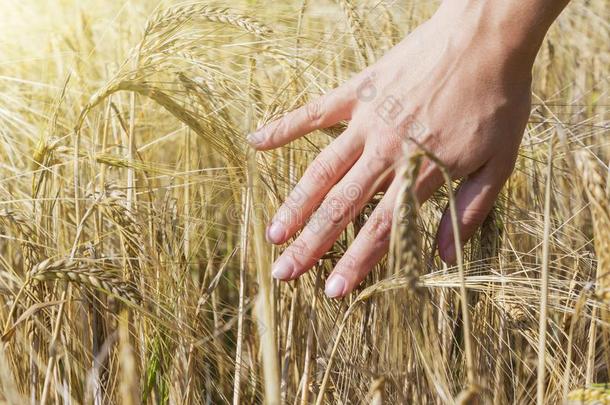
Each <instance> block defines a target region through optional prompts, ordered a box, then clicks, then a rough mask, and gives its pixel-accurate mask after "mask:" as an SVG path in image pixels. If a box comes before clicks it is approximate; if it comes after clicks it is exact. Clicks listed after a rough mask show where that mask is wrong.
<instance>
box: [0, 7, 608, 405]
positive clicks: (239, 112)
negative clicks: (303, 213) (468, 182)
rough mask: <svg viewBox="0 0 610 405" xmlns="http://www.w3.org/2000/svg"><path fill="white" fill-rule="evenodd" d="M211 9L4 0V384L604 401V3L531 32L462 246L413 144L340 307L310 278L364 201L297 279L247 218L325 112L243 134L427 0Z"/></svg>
mask: <svg viewBox="0 0 610 405" xmlns="http://www.w3.org/2000/svg"><path fill="white" fill-rule="evenodd" d="M76 3H78V4H79V5H78V6H76V5H75V4H76ZM172 5H173V6H172ZM231 7H232V9H231V10H228V9H226V8H224V7H222V6H221V5H220V4H219V3H213V2H197V3H187V4H176V3H173V2H170V1H165V2H163V4H162V5H160V6H159V7H157V4H156V2H155V1H153V0H150V1H148V0H145V1H144V0H143V1H139V2H128V3H126V4H125V6H122V2H104V3H102V2H100V1H99V0H85V1H83V2H62V1H59V0H53V1H49V2H42V1H35V0H26V1H19V2H18V1H16V0H9V1H8V3H7V4H6V5H3V13H2V15H0V30H2V34H3V35H2V38H3V39H2V41H1V42H0V55H3V58H2V63H0V90H1V92H2V95H3V97H2V98H1V99H0V174H1V176H0V304H1V306H0V325H2V326H3V330H2V331H0V333H1V334H2V339H1V342H0V403H11V404H13V403H14V404H23V403H28V402H30V403H87V404H89V403H93V404H102V403H126V404H129V403H133V404H136V403H227V402H233V403H262V402H265V401H266V402H267V403H282V404H295V403H300V404H308V403H312V402H313V401H316V402H317V403H336V402H340V403H360V402H365V403H375V404H378V403H392V402H395V403H396V402H397V403H434V404H436V403H439V404H440V403H449V404H452V403H460V404H462V403H464V404H465V403H473V402H477V401H478V402H479V403H500V404H503V403H517V404H530V403H533V402H535V401H536V397H537V392H539V395H538V396H540V395H542V396H543V397H544V402H545V403H560V402H561V401H562V400H564V399H569V401H570V402H569V403H570V404H579V403H586V402H587V401H593V400H594V398H597V399H598V400H599V401H602V397H603V396H604V395H605V397H604V398H605V399H603V401H606V402H601V403H610V401H609V400H608V393H607V387H604V386H599V385H595V384H596V383H604V382H608V381H609V380H610V256H609V254H610V253H609V252H610V204H609V202H608V201H609V200H610V198H609V196H610V187H609V184H610V176H609V170H608V162H609V159H610V142H609V141H610V138H609V136H608V133H609V131H608V106H609V105H610V102H609V98H608V90H609V88H608V78H609V77H608V70H607V67H608V65H609V64H610V55H609V52H608V45H607V44H608V43H609V42H610V29H609V27H608V21H607V19H604V18H603V16H604V15H607V13H608V4H607V1H606V0H590V1H585V0H574V1H573V2H572V4H571V5H570V6H569V7H568V9H567V10H566V12H565V13H564V15H562V17H561V18H560V20H559V21H558V23H557V24H556V25H555V26H554V27H553V29H552V30H551V32H550V34H549V36H548V38H547V39H546V41H545V43H544V45H543V48H542V50H541V53H540V55H539V58H538V60H537V64H536V67H535V72H534V76H535V85H534V106H533V111H532V115H531V119H530V124H529V125H528V128H527V132H526V134H525V137H524V140H523V145H522V149H521V151H520V156H519V160H518V162H517V169H516V170H515V173H514V174H513V176H512V177H511V179H510V180H509V182H508V184H507V185H506V187H505V189H504V190H503V193H502V196H501V198H500V199H499V201H498V203H497V206H496V208H495V210H494V212H493V214H492V215H491V216H490V217H489V218H488V220H487V221H486V223H485V225H484V226H483V228H482V230H481V231H480V234H479V235H478V236H477V237H475V238H474V239H473V241H472V242H470V243H469V245H468V246H467V247H466V249H465V250H464V253H463V256H461V255H460V261H459V262H460V264H459V265H458V266H456V267H446V266H444V265H443V264H442V263H441V262H440V261H439V259H438V257H437V256H436V255H435V250H434V234H435V229H436V225H437V223H438V219H439V217H440V213H441V212H442V210H443V209H444V208H445V206H447V204H448V203H449V205H450V206H451V204H450V203H451V201H450V200H451V198H450V196H451V193H450V192H448V191H449V190H450V188H447V187H445V188H444V190H443V191H440V192H439V193H437V194H436V195H435V196H434V198H433V200H432V201H431V202H430V203H427V204H425V205H424V206H422V207H417V205H416V204H415V201H414V199H413V197H412V194H411V191H410V187H411V179H412V178H413V176H414V175H415V173H417V170H418V159H419V157H420V156H421V153H425V151H419V152H418V153H416V154H414V155H412V156H411V157H410V158H409V159H408V162H409V165H407V166H406V167H405V170H404V173H403V175H404V176H403V177H404V180H405V181H404V187H403V193H402V194H401V202H402V204H401V205H400V206H399V211H397V213H398V214H399V215H398V218H399V220H398V221H396V222H395V225H394V229H393V236H392V253H391V255H390V256H389V258H388V259H387V260H384V262H383V263H381V264H380V265H379V266H378V268H377V269H376V271H375V272H373V273H372V274H371V275H370V276H369V277H368V279H367V280H366V282H365V283H364V284H363V286H362V287H361V288H360V289H359V290H358V291H355V292H354V293H353V294H352V295H351V296H350V297H348V298H346V299H344V300H342V301H334V300H329V299H327V298H326V297H325V296H324V294H323V280H324V279H325V277H326V276H327V275H328V273H329V271H330V270H331V269H332V267H333V265H334V264H335V263H336V262H337V260H338V258H339V257H340V256H341V254H342V252H344V251H345V249H346V247H347V246H348V244H349V242H350V241H351V240H352V239H353V237H354V233H355V232H357V230H358V224H361V223H362V221H363V220H365V219H366V215H367V212H363V213H362V214H361V216H360V218H358V219H357V220H356V221H355V222H354V225H353V226H350V227H349V229H348V230H347V231H345V232H344V234H342V235H341V237H340V239H339V240H338V241H337V243H336V244H335V246H334V247H333V249H332V251H331V252H330V253H329V254H327V255H326V256H325V258H324V260H322V261H320V263H319V264H318V265H317V266H316V268H315V269H313V270H312V271H311V272H309V273H308V274H307V275H305V276H304V277H302V278H301V279H300V280H299V281H297V282H294V283H292V284H278V283H276V282H274V281H272V280H271V277H270V265H271V263H272V260H273V258H274V257H276V255H277V254H278V249H277V248H273V247H271V246H269V245H268V244H266V243H265V242H264V228H263V227H264V224H265V222H266V221H267V220H268V219H269V217H270V215H271V214H272V213H273V211H274V210H275V209H276V208H277V207H278V204H279V203H280V202H281V201H282V200H283V199H284V197H285V196H286V194H287V193H288V191H289V190H290V189H291V187H292V186H294V184H295V182H296V181H297V179H298V178H299V177H300V175H301V174H302V173H303V171H304V169H305V168H306V167H307V164H308V163H309V162H310V161H311V160H312V158H313V157H314V156H315V155H316V153H317V152H318V151H319V150H320V149H321V148H322V147H323V146H325V145H326V144H328V142H329V141H330V140H331V139H332V137H331V136H332V135H336V134H337V133H338V132H340V131H341V129H342V126H337V127H335V128H332V129H330V130H327V131H320V132H319V133H315V134H312V135H310V136H308V137H307V139H302V140H299V141H297V142H295V143H293V144H291V145H290V146H288V147H285V148H282V149H281V150H278V151H273V152H266V153H262V154H257V155H253V154H251V153H248V148H247V147H246V143H245V140H244V137H245V134H247V133H248V132H250V131H251V130H252V129H254V128H256V127H257V126H258V125H260V124H261V123H263V122H267V121H269V120H271V119H273V118H274V117H277V116H279V115H280V114H282V113H283V112H285V111H288V110H290V109H292V108H294V107H295V106H298V105H300V104H302V103H303V102H304V101H306V100H308V99H312V98H314V97H316V96H318V95H319V94H321V93H323V92H325V91H326V90H328V89H330V88H332V87H334V86H336V85H337V84H339V83H341V82H343V81H344V80H346V79H347V78H349V77H350V76H351V75H352V74H354V73H355V72H358V71H359V70H360V69H361V68H362V67H363V66H364V65H366V64H367V63H370V62H371V61H373V60H375V59H376V58H378V57H379V56H380V55H381V53H382V52H383V50H385V49H387V48H388V47H389V46H391V44H392V43H395V42H396V40H397V39H398V38H400V37H402V36H404V35H405V34H406V33H407V32H409V31H410V30H412V29H413V28H414V27H416V26H417V25H418V24H419V23H421V22H422V21H423V20H424V19H425V18H427V16H429V15H430V13H432V12H433V10H434V4H432V3H431V2H424V1H421V2H412V1H408V2H399V3H397V2H389V1H387V2H381V3H379V2H374V1H351V0H337V1H331V0H324V1H322V0H319V1H303V0H299V1H289V2H281V4H279V3H278V2H271V1H269V0H261V1H256V2H254V1H249V0H240V1H237V2H233V3H231ZM329 135H331V136H329ZM551 145H552V148H551V147H550V146H551ZM551 151H552V152H551ZM551 165H552V168H553V175H552V182H549V181H548V179H547V176H548V174H547V167H551ZM545 195H547V196H548V199H546V201H545ZM401 210H402V211H401ZM541 301H542V302H543V303H544V305H543V306H542V312H541ZM541 333H542V336H541ZM541 342H542V343H543V344H541ZM541 367H542V368H541ZM576 389H578V390H577V391H573V390H576ZM605 389H606V391H604V390H605ZM568 394H569V395H568Z"/></svg>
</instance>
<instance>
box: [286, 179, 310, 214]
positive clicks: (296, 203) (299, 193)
mask: <svg viewBox="0 0 610 405" xmlns="http://www.w3.org/2000/svg"><path fill="white" fill-rule="evenodd" d="M307 197H308V195H307V192H306V191H305V189H304V188H303V187H302V186H301V185H300V184H297V185H296V187H295V188H293V189H292V191H291V192H290V194H288V197H286V201H285V202H284V204H283V206H282V207H285V208H286V209H287V210H290V211H293V210H300V209H301V207H302V206H303V204H305V202H306V200H307Z"/></svg>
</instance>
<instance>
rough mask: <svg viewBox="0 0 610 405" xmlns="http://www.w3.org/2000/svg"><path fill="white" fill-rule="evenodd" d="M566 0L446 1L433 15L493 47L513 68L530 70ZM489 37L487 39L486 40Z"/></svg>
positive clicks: (473, 40) (476, 44)
mask: <svg viewBox="0 0 610 405" xmlns="http://www.w3.org/2000/svg"><path fill="white" fill-rule="evenodd" d="M568 3H569V0H445V1H444V2H443V3H442V5H441V6H440V7H439V9H438V11H437V13H436V14H435V16H434V18H439V19H442V20H443V21H444V24H445V25H446V26H448V29H449V30H451V31H452V32H454V33H456V35H464V36H466V37H467V38H466V41H465V42H469V41H472V42H474V44H473V45H475V46H485V44H483V45H482V43H486V44H487V45H488V46H491V47H493V48H494V49H493V50H492V51H493V52H494V54H495V53H496V52H497V54H498V55H499V57H501V58H505V59H506V60H507V61H508V62H510V64H511V65H512V67H513V68H515V69H531V66H532V65H533V63H534V60H535V58H536V55H537V53H538V50H539V49H540V46H541V44H542V41H543V39H544V37H545V35H546V33H547V31H548V29H549V27H550V26H551V24H552V23H553V22H554V21H555V20H556V19H557V17H558V16H559V14H560V13H561V11H562V10H563V9H564V8H565V7H566V5H567V4H568ZM488 39H489V41H488Z"/></svg>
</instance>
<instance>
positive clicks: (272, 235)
mask: <svg viewBox="0 0 610 405" xmlns="http://www.w3.org/2000/svg"><path fill="white" fill-rule="evenodd" d="M265 236H266V237H267V242H269V243H274V244H279V243H282V242H283V241H284V238H285V237H286V229H285V228H284V225H283V224H282V223H281V222H278V221H273V222H271V225H269V227H268V228H267V232H266V235H265Z"/></svg>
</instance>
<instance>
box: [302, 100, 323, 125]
mask: <svg viewBox="0 0 610 405" xmlns="http://www.w3.org/2000/svg"><path fill="white" fill-rule="evenodd" d="M305 114H306V115H307V120H309V122H311V123H312V124H313V125H317V124H320V123H321V122H322V120H323V118H324V111H323V109H322V101H321V100H314V101H312V102H310V103H308V104H307V105H306V106H305Z"/></svg>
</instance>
